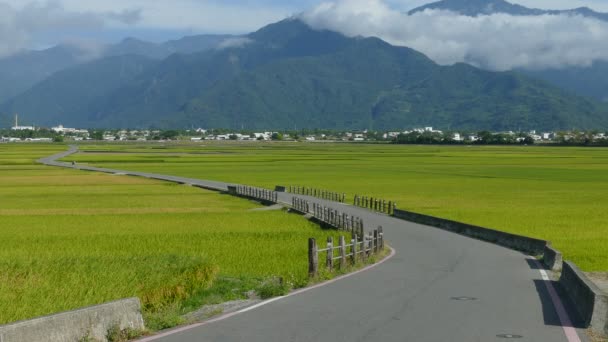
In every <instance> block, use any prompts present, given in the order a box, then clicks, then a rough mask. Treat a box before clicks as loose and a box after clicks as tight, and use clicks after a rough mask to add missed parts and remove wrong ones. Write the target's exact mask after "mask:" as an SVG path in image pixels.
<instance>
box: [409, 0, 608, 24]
mask: <svg viewBox="0 0 608 342" xmlns="http://www.w3.org/2000/svg"><path fill="white" fill-rule="evenodd" d="M427 9H431V10H436V9H439V10H449V11H453V12H456V13H459V14H462V15H466V16H472V17H476V16H479V15H489V14H496V13H505V14H511V15H518V16H525V15H527V16H537V15H544V14H550V15H581V16H584V17H590V18H595V19H599V20H603V21H608V13H601V12H596V11H594V10H592V9H590V8H589V7H578V8H573V9H567V10H545V9H538V8H529V7H525V6H522V5H518V4H513V3H510V2H507V1H505V0H441V1H437V2H433V3H429V4H426V5H422V6H420V7H417V8H414V9H412V10H410V11H409V12H408V14H410V15H412V14H415V13H418V12H422V11H425V10H427Z"/></svg>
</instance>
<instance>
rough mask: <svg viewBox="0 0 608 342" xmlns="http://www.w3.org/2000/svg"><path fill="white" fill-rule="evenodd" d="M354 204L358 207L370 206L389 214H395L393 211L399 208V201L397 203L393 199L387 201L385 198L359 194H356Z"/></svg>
mask: <svg viewBox="0 0 608 342" xmlns="http://www.w3.org/2000/svg"><path fill="white" fill-rule="evenodd" d="M353 204H354V205H356V206H358V207H362V208H368V209H371V210H373V211H377V212H381V213H385V214H389V215H393V213H394V212H395V209H397V203H395V202H392V201H388V202H387V201H386V200H384V199H380V198H373V197H367V196H359V195H355V198H354V200H353Z"/></svg>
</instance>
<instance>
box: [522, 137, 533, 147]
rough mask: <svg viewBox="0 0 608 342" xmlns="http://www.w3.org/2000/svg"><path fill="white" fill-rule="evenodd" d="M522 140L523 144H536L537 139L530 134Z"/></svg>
mask: <svg viewBox="0 0 608 342" xmlns="http://www.w3.org/2000/svg"><path fill="white" fill-rule="evenodd" d="M521 142H522V144H525V145H534V143H535V142H536V141H535V140H534V138H532V137H531V136H529V135H528V136H526V137H525V138H524V140H522V141H521Z"/></svg>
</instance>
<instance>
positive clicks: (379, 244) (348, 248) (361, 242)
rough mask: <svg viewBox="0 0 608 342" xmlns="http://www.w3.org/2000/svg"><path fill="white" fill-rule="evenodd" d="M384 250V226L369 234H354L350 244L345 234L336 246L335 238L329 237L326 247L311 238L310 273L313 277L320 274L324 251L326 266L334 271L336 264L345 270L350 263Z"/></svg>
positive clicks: (352, 263)
mask: <svg viewBox="0 0 608 342" xmlns="http://www.w3.org/2000/svg"><path fill="white" fill-rule="evenodd" d="M382 250H384V233H383V232H382V227H378V229H375V230H374V231H373V232H370V233H369V236H366V235H363V236H358V235H357V234H353V235H352V238H351V240H350V243H349V244H346V239H345V237H344V236H340V237H339V239H338V245H337V246H334V241H333V238H332V237H329V238H327V244H326V247H325V248H318V246H317V241H316V240H315V239H314V238H310V239H308V275H309V276H310V277H311V278H313V277H316V276H317V275H318V274H319V255H320V254H322V253H325V267H327V269H328V270H329V271H332V270H333V269H334V267H335V266H337V267H338V269H341V270H343V269H345V268H346V267H347V266H348V265H356V264H357V262H358V261H359V260H360V261H361V262H366V261H367V259H368V258H369V257H371V256H372V255H374V254H378V253H379V252H380V251H382ZM336 252H337V253H336ZM336 254H337V255H336Z"/></svg>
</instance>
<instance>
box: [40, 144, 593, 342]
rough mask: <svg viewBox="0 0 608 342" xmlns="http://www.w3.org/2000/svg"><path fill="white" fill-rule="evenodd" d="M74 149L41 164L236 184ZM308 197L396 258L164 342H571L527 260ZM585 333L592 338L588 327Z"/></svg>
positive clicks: (287, 199) (221, 186)
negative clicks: (99, 163) (116, 165)
mask: <svg viewBox="0 0 608 342" xmlns="http://www.w3.org/2000/svg"><path fill="white" fill-rule="evenodd" d="M73 152H76V149H75V148H72V149H71V150H70V151H67V152H65V153H62V154H59V155H56V156H52V157H48V158H43V159H41V160H40V162H42V163H44V164H47V165H51V166H60V167H72V168H76V169H81V170H87V171H99V172H106V173H118V174H127V175H132V176H140V177H147V178H152V179H160V180H166V181H171V182H178V183H184V184H192V185H194V186H199V187H203V188H207V189H213V190H221V191H225V190H227V187H228V184H227V183H223V182H215V181H206V180H199V179H190V178H183V177H175V176H166V175H159V174H150V173H145V172H133V171H126V170H112V169H105V168H96V167H89V166H84V165H78V164H76V165H71V164H69V163H61V162H56V161H55V160H56V159H59V158H62V157H65V156H68V155H69V154H71V153H73ZM292 196H293V195H292V194H288V193H280V194H279V200H280V201H281V202H284V203H287V204H290V203H291V198H292ZM298 197H306V196H298ZM308 199H309V200H310V201H311V202H317V203H322V204H324V205H326V206H329V207H333V208H336V209H339V210H340V211H342V212H347V213H349V214H351V215H355V216H359V217H361V218H362V219H363V220H364V223H365V225H366V227H368V228H371V227H374V228H375V227H376V226H378V225H381V226H382V227H383V228H384V235H385V239H386V241H387V243H388V244H390V246H392V247H393V248H394V249H395V251H396V255H395V256H394V257H392V258H391V259H389V260H387V261H386V262H385V263H383V264H382V265H379V266H377V267H375V268H372V269H370V270H368V271H365V272H362V273H359V274H356V275H353V276H352V277H349V278H346V279H343V280H340V281H337V282H334V283H331V284H328V285H326V286H323V287H319V288H316V289H313V290H310V291H308V292H304V293H301V294H298V295H295V296H290V297H286V298H283V299H281V300H277V301H274V302H272V303H269V304H267V305H264V306H261V307H259V308H256V309H254V310H251V311H247V312H244V313H241V314H238V315H235V316H232V317H230V318H227V319H225V320H220V321H217V322H214V323H211V324H208V325H204V326H200V327H196V328H193V329H190V330H186V331H182V332H178V333H175V334H172V335H169V336H166V337H162V338H159V339H158V341H165V342H190V341H192V342H194V341H249V342H256V341H260V342H268V341H349V342H353V341H382V342H389V341H400V342H403V341H415V342H426V341H428V342H440V341H441V342H443V341H458V342H460V341H462V342H472V341H484V342H485V341H509V340H514V341H547V342H561V341H563V342H568V341H569V340H568V339H567V338H566V336H565V334H564V330H563V328H562V326H561V324H560V320H559V318H558V315H557V313H556V311H555V308H554V305H553V302H552V301H551V298H550V296H549V294H548V293H547V290H546V286H545V283H544V281H543V280H542V278H541V274H540V272H539V270H538V269H536V266H534V263H532V262H530V260H529V259H528V257H527V256H526V255H524V254H522V253H520V252H517V251H513V250H510V249H507V248H503V247H500V246H496V245H493V244H490V243H486V242H482V241H479V240H475V239H471V238H467V237H464V236H460V235H457V234H453V233H450V232H446V231H442V230H440V229H436V228H432V227H428V226H422V225H418V224H414V223H409V222H405V221H402V220H399V219H395V218H392V217H389V216H386V215H383V214H376V213H372V212H370V211H368V210H365V209H362V208H357V207H353V206H349V205H344V204H340V203H335V202H328V201H323V200H319V199H316V198H311V197H310V198H308ZM460 297H469V298H470V299H472V300H459V299H463V298H460ZM566 306H568V305H567V303H566ZM570 311H572V310H570ZM570 316H571V318H572V319H574V320H575V321H576V317H575V316H573V315H572V314H571V315H570ZM499 335H507V336H508V335H515V336H514V337H515V338H511V339H510V338H504V337H500V336H499ZM578 335H579V336H580V338H581V340H582V341H585V340H586V339H585V337H584V333H583V332H581V331H580V330H579V332H578ZM571 342H572V341H571Z"/></svg>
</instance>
